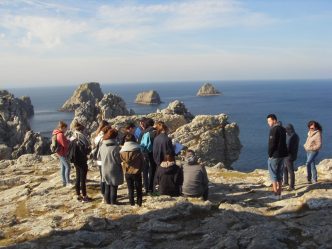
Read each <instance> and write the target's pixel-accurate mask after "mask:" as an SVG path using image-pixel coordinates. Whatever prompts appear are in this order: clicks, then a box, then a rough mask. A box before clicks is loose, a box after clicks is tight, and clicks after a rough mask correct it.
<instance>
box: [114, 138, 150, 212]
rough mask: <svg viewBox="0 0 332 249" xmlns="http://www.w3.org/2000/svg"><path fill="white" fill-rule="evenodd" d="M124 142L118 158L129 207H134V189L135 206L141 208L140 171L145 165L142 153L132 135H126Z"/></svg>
mask: <svg viewBox="0 0 332 249" xmlns="http://www.w3.org/2000/svg"><path fill="white" fill-rule="evenodd" d="M124 141H125V143H124V145H123V146H122V148H121V151H120V157H121V160H122V167H123V170H124V172H125V178H126V181H127V187H128V196H129V202H130V205H132V206H134V205H135V200H134V189H136V194H137V205H138V206H142V170H143V167H144V163H145V162H144V157H143V153H142V152H141V147H140V145H139V144H138V143H137V142H136V138H135V136H134V135H133V134H131V133H127V134H126V135H125V136H124Z"/></svg>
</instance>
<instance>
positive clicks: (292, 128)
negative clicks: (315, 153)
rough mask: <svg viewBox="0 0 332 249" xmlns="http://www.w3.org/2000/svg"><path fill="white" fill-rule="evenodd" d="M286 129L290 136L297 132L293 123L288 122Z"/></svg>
mask: <svg viewBox="0 0 332 249" xmlns="http://www.w3.org/2000/svg"><path fill="white" fill-rule="evenodd" d="M285 129H286V131H287V134H288V135H289V136H292V135H293V134H295V129H294V126H293V125H292V124H288V125H286V126H285Z"/></svg>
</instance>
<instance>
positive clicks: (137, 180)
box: [125, 173, 142, 206]
mask: <svg viewBox="0 0 332 249" xmlns="http://www.w3.org/2000/svg"><path fill="white" fill-rule="evenodd" d="M125 177H126V182H127V186H128V197H129V202H130V205H132V206H133V205H135V200H134V196H135V194H134V191H135V189H136V195H137V205H138V206H142V174H141V173H139V174H126V175H125Z"/></svg>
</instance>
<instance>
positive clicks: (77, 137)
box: [70, 122, 91, 203]
mask: <svg viewBox="0 0 332 249" xmlns="http://www.w3.org/2000/svg"><path fill="white" fill-rule="evenodd" d="M74 129H75V130H74V134H73V136H72V137H71V138H70V141H71V144H72V146H74V147H73V148H74V152H73V157H72V162H73V163H74V165H75V169H76V184H75V189H76V195H77V200H78V201H81V202H83V203H85V202H89V201H91V199H90V198H89V197H88V196H87V193H86V178H87V174H88V154H89V153H90V151H91V146H90V141H89V139H88V137H87V136H86V135H85V134H84V129H85V128H84V126H83V125H82V124H80V123H78V122H77V123H76V124H75V126H74ZM81 192H82V196H81Z"/></svg>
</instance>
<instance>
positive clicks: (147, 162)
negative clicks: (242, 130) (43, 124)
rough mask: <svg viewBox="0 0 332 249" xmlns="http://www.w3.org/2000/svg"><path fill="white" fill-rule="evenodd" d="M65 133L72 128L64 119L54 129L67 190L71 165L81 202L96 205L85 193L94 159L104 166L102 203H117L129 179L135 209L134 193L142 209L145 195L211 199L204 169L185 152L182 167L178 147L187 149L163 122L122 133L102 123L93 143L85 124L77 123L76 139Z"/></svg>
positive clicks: (131, 127) (144, 121)
mask: <svg viewBox="0 0 332 249" xmlns="http://www.w3.org/2000/svg"><path fill="white" fill-rule="evenodd" d="M66 132H67V125H66V124H65V123H64V122H63V121H60V122H59V125H58V127H57V128H56V129H55V130H54V131H53V136H54V138H55V139H54V140H55V142H56V144H57V149H56V153H57V155H58V157H59V159H60V166H61V176H62V181H63V185H64V186H69V187H71V186H72V185H71V181H70V168H71V167H70V163H73V164H74V165H75V169H76V184H75V189H76V194H77V200H79V201H82V202H89V201H91V199H90V198H89V197H88V195H87V191H86V179H87V172H88V163H87V162H88V158H89V157H92V159H93V161H94V162H95V164H96V165H97V166H98V167H99V172H100V190H101V194H102V200H103V203H107V204H111V205H116V204H118V201H117V196H118V194H117V192H118V187H119V186H120V185H122V184H123V183H124V179H125V181H126V183H127V188H128V198H129V203H130V205H135V192H136V205H138V206H141V205H142V201H143V194H147V195H155V194H161V195H169V196H180V195H184V196H188V197H201V198H202V199H204V200H207V199H208V176H207V172H206V169H205V167H204V166H203V165H201V164H200V163H199V162H198V158H197V157H196V155H195V152H194V151H192V150H186V151H185V153H184V157H183V158H181V160H182V161H181V163H177V160H176V159H180V158H179V157H178V156H179V153H180V151H179V149H178V148H179V147H180V148H183V146H181V145H179V144H175V143H173V142H172V140H171V138H170V137H169V135H168V127H167V126H166V124H165V123H164V122H161V121H158V122H156V123H155V122H154V120H153V119H151V118H142V119H140V120H139V125H138V126H136V125H135V124H134V123H133V122H130V123H127V124H126V125H125V127H122V129H119V130H118V129H116V128H115V127H112V126H111V125H110V124H109V123H108V122H107V121H105V120H103V121H101V122H100V125H99V127H98V129H97V131H96V132H95V133H94V134H92V136H91V137H93V139H92V142H91V143H90V139H89V136H88V135H87V134H86V133H85V131H84V126H83V125H81V124H80V123H76V124H75V126H74V131H73V132H72V136H71V137H67V136H66ZM52 141H53V139H52ZM143 189H144V191H143Z"/></svg>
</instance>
